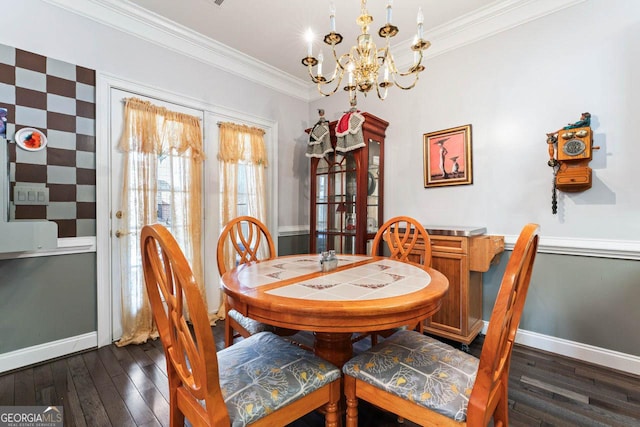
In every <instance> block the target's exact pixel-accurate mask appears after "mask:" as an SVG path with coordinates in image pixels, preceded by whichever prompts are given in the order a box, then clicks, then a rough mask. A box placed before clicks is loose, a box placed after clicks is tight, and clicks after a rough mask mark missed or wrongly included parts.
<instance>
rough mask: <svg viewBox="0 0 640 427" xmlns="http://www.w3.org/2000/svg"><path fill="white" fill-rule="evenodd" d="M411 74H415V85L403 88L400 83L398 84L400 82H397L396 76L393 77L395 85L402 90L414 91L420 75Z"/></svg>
mask: <svg viewBox="0 0 640 427" xmlns="http://www.w3.org/2000/svg"><path fill="white" fill-rule="evenodd" d="M409 74H413V75H414V79H413V83H412V84H411V85H409V86H402V85H401V84H400V83H398V80H396V78H395V76H394V77H393V83H395V85H396V86H398V87H399V88H400V89H402V90H409V89H413V88H414V87H415V86H416V84H417V83H418V79H419V75H418V73H409ZM401 75H402V74H401Z"/></svg>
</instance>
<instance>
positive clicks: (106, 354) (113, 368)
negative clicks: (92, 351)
mask: <svg viewBox="0 0 640 427" xmlns="http://www.w3.org/2000/svg"><path fill="white" fill-rule="evenodd" d="M109 347H111V346H105V347H101V348H99V349H98V350H97V353H98V357H100V360H101V361H102V364H103V365H104V368H105V370H106V371H107V373H108V374H109V376H110V377H115V376H118V375H122V374H124V369H122V366H120V362H119V361H118V359H117V358H116V356H115V354H113V351H111V349H110V348H109Z"/></svg>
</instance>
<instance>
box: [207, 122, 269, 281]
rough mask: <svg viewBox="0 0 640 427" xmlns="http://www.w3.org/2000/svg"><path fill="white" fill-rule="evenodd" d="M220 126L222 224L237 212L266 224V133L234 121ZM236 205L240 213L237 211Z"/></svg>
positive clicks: (230, 260)
mask: <svg viewBox="0 0 640 427" xmlns="http://www.w3.org/2000/svg"><path fill="white" fill-rule="evenodd" d="M219 126H220V144H219V147H220V148H219V152H218V160H220V171H221V179H220V183H221V184H220V185H221V189H220V190H221V192H222V207H221V210H222V212H221V216H220V217H221V221H222V224H221V225H222V227H224V226H225V225H226V224H227V223H228V222H229V221H230V220H231V219H233V218H235V217H237V216H240V215H250V216H252V217H255V218H258V219H259V220H260V221H262V222H263V223H265V224H266V223H268V222H267V191H266V172H265V169H266V167H267V166H268V162H267V149H266V145H265V142H264V133H265V132H264V130H263V129H260V128H257V127H251V126H246V125H241V124H236V123H220V124H219ZM245 200H246V204H245ZM239 201H240V203H239ZM239 206H241V207H242V209H243V212H238V207H239ZM227 246H230V245H227ZM228 249H229V250H228V251H227V253H225V264H226V265H227V268H228V269H231V268H233V267H235V264H234V261H235V257H234V256H233V252H232V248H231V247H229V248H228ZM264 249H265V248H264V247H261V248H260V250H264ZM259 256H260V257H266V253H265V254H261V253H259Z"/></svg>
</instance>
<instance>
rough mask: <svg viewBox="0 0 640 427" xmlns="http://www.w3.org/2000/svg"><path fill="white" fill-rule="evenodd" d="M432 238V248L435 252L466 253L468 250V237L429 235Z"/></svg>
mask: <svg viewBox="0 0 640 427" xmlns="http://www.w3.org/2000/svg"><path fill="white" fill-rule="evenodd" d="M429 238H430V239H431V250H432V251H433V252H449V253H456V254H466V253H467V252H468V240H469V239H468V238H467V237H453V236H433V235H431V236H429Z"/></svg>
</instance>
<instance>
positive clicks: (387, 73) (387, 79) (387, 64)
mask: <svg viewBox="0 0 640 427" xmlns="http://www.w3.org/2000/svg"><path fill="white" fill-rule="evenodd" d="M384 82H385V83H389V63H388V62H387V63H386V64H384Z"/></svg>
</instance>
